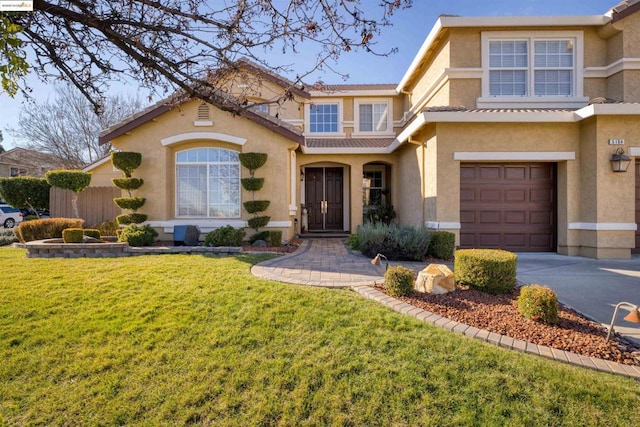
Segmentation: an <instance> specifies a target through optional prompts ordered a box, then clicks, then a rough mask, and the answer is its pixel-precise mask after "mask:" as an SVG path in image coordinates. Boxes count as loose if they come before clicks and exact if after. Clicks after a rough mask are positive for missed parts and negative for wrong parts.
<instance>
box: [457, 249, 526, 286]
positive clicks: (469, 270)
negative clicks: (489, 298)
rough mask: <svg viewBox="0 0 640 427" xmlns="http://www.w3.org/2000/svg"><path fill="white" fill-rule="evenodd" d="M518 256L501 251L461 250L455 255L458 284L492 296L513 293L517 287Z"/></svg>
mask: <svg viewBox="0 0 640 427" xmlns="http://www.w3.org/2000/svg"><path fill="white" fill-rule="evenodd" d="M517 263H518V257H517V255H516V254H514V253H512V252H509V251H504V250H501V249H459V250H457V251H455V255H454V267H455V268H454V274H455V278H456V282H460V283H464V284H466V285H469V286H471V287H473V288H475V289H478V290H481V291H485V292H488V293H490V294H503V293H507V292H511V291H512V290H513V289H514V288H515V286H516V267H517Z"/></svg>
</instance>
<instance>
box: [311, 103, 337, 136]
mask: <svg viewBox="0 0 640 427" xmlns="http://www.w3.org/2000/svg"><path fill="white" fill-rule="evenodd" d="M338 107H339V104H338V103H330V104H329V103H327V104H313V105H311V106H309V132H311V133H337V132H338V130H339V128H340V123H339V108H338Z"/></svg>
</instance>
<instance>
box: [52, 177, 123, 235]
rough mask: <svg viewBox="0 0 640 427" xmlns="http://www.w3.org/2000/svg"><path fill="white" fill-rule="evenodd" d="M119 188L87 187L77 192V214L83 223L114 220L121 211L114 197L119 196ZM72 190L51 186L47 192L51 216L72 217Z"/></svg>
mask: <svg viewBox="0 0 640 427" xmlns="http://www.w3.org/2000/svg"><path fill="white" fill-rule="evenodd" d="M121 194H122V193H121V190H120V189H119V188H115V187H88V188H85V189H84V190H82V192H80V193H79V194H78V214H79V215H80V218H82V219H84V225H85V227H86V226H93V225H98V224H100V223H103V222H105V221H114V220H115V218H116V216H118V215H120V214H121V213H122V211H121V210H120V208H119V207H118V206H116V204H115V203H113V199H114V197H121ZM72 199H73V191H70V190H63V189H61V188H55V187H52V188H51V191H50V193H49V204H50V208H49V211H50V212H51V218H73V216H74V214H73V207H72V205H71V200H72Z"/></svg>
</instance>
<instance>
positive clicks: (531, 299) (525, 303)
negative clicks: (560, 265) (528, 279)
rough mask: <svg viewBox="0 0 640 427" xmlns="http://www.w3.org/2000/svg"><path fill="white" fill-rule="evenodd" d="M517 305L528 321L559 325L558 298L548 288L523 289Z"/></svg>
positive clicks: (527, 287)
mask: <svg viewBox="0 0 640 427" xmlns="http://www.w3.org/2000/svg"><path fill="white" fill-rule="evenodd" d="M517 303H518V311H519V312H520V314H522V315H523V316H524V317H526V318H527V319H531V320H534V321H536V322H543V323H547V324H549V325H555V324H556V323H558V296H557V295H556V293H555V292H554V291H553V290H551V289H550V288H549V287H547V286H541V285H536V284H533V285H529V286H524V287H522V289H520V296H519V297H518V301H517Z"/></svg>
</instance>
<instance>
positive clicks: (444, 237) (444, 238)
mask: <svg viewBox="0 0 640 427" xmlns="http://www.w3.org/2000/svg"><path fill="white" fill-rule="evenodd" d="M455 250H456V235H455V234H453V233H451V232H449V231H432V232H431V241H430V242H429V249H427V255H429V256H432V257H434V258H438V259H451V258H453V253H454V252H455Z"/></svg>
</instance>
